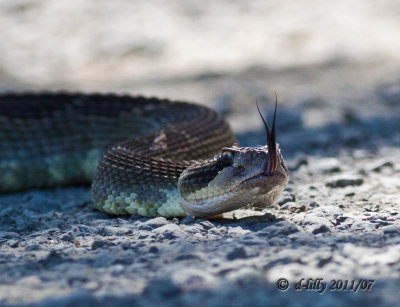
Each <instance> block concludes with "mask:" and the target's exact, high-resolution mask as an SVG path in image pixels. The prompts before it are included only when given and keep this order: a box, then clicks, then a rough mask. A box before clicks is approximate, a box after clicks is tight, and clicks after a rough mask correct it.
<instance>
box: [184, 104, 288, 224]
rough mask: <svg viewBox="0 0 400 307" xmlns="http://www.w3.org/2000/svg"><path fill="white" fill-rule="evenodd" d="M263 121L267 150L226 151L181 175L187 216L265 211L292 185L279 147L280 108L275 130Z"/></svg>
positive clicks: (262, 147) (249, 148)
mask: <svg viewBox="0 0 400 307" xmlns="http://www.w3.org/2000/svg"><path fill="white" fill-rule="evenodd" d="M257 108H258V105H257ZM260 115H261V112H260ZM261 118H262V119H263V122H264V124H265V127H266V131H267V145H266V146H257V147H239V146H232V147H225V148H223V149H222V153H221V154H219V155H216V156H215V157H214V158H213V159H209V160H205V161H200V162H198V163H195V164H194V165H192V166H190V167H188V168H187V169H186V170H185V171H184V172H183V173H182V174H181V176H180V177H179V181H178V190H179V193H180V196H181V199H182V204H181V205H182V207H183V208H184V210H185V211H186V212H187V213H189V214H191V215H193V216H197V217H205V216H212V215H216V214H220V213H223V212H228V211H232V210H235V209H239V208H241V207H244V206H247V205H253V206H256V207H261V208H265V207H268V206H271V205H272V204H273V203H274V202H275V201H277V200H278V198H279V196H280V195H281V193H282V191H283V190H284V189H285V188H286V186H287V184H288V181H289V171H288V169H287V167H286V165H285V163H284V160H283V157H282V154H281V151H280V149H279V146H278V144H277V143H276V136H275V118H276V105H275V114H274V120H273V125H272V130H269V128H268V125H267V123H266V121H265V120H264V118H263V117H262V115H261Z"/></svg>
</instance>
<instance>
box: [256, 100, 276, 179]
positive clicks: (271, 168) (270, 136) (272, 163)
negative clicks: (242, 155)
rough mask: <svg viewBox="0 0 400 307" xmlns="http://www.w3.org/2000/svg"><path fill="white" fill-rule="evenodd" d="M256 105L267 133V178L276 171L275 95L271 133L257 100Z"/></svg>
mask: <svg viewBox="0 0 400 307" xmlns="http://www.w3.org/2000/svg"><path fill="white" fill-rule="evenodd" d="M256 105H257V110H258V113H259V114H260V116H261V119H262V121H263V123H264V126H265V130H266V132H267V146H268V157H269V163H268V167H267V171H266V174H267V176H271V175H272V174H273V173H274V172H275V171H276V168H277V157H276V156H277V153H276V130H275V119H276V109H277V106H278V97H277V95H276V93H275V111H274V119H273V121H272V130H271V131H270V130H269V127H268V124H267V122H266V121H265V119H264V117H263V116H262V114H261V112H260V108H259V107H258V101H257V100H256Z"/></svg>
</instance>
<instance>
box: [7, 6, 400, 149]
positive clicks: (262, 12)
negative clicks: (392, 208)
mask: <svg viewBox="0 0 400 307" xmlns="http://www.w3.org/2000/svg"><path fill="white" fill-rule="evenodd" d="M399 16H400V2H399V1H397V0H382V1H378V0H369V1H367V0H337V1H325V0H302V1H286V0H279V1H277V0H269V1H265V0H264V1H261V0H253V1H228V0H218V1H215V0H214V1H209V0H204V1H195V0H170V1H132V0H129V1H128V0H114V1H106V0H68V1H61V0H60V1H49V0H2V1H1V2H0V37H1V44H0V91H9V90H12V91H24V90H35V91H41V90H64V89H66V90H71V91H96V92H110V91H113V92H128V93H131V94H145V95H151V96H160V97H168V98H171V99H180V100H189V101H195V102H199V103H203V104H206V105H209V106H212V107H214V108H216V109H218V110H219V111H221V112H222V113H223V114H224V115H225V116H227V118H228V119H229V121H230V122H231V123H232V125H233V127H234V130H235V131H236V132H237V133H238V137H239V140H240V142H241V143H242V144H244V145H255V143H262V142H264V136H263V134H261V131H262V130H261V129H262V128H261V127H262V126H261V120H260V119H259V118H258V115H257V112H256V109H255V99H256V98H258V99H259V100H260V101H261V102H262V105H263V107H264V109H265V110H268V111H270V110H271V107H272V105H273V95H274V91H276V92H277V93H278V96H279V102H280V105H279V107H280V112H279V113H278V116H279V117H278V120H279V126H280V129H279V133H280V136H278V139H280V140H281V143H282V146H283V147H285V146H286V148H287V151H288V152H289V154H295V153H296V152H297V151H304V152H310V150H321V149H322V150H326V148H325V149H324V147H325V146H327V147H329V148H336V147H337V148H339V147H340V148H342V147H343V146H344V145H346V146H347V145H348V146H350V147H351V146H367V147H370V146H373V145H374V142H376V139H379V140H383V141H384V142H385V143H386V144H387V145H388V146H389V145H390V144H393V142H399V138H400V137H399V132H398V131H399V130H398V129H397V128H398V121H399V117H398V115H397V113H398V112H399V111H400V18H399ZM268 113H271V112H268ZM343 125H347V126H346V127H347V128H346V129H342V128H343V127H344V126H343ZM388 125H389V126H388ZM396 129H397V131H396ZM338 131H339V132H338ZM301 140H302V141H301ZM365 140H370V141H371V142H367V143H366V141H365ZM341 141H343V142H341ZM338 143H339V145H337V144H338ZM380 145H382V144H380ZM335 146H336V147H335ZM332 153H334V151H333V152H332Z"/></svg>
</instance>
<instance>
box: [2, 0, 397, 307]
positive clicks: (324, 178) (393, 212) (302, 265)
mask: <svg viewBox="0 0 400 307" xmlns="http://www.w3.org/2000/svg"><path fill="white" fill-rule="evenodd" d="M228 2H229V3H228ZM73 3H74V4H73V5H70V2H68V3H67V2H63V1H58V2H57V3H56V2H54V3H53V4H50V3H48V4H47V5H46V3H45V1H40V0H36V1H22V0H21V1H15V0H14V1H4V3H1V4H0V15H1V17H2V18H0V25H1V28H2V29H3V31H4V32H5V35H6V38H7V42H8V43H7V44H2V45H1V46H0V51H1V53H2V57H1V59H0V89H1V90H8V89H12V90H23V89H27V88H30V89H59V88H67V89H73V90H75V89H78V90H113V91H121V90H125V91H129V92H132V93H137V92H140V93H147V94H151V95H158V96H167V97H170V98H179V99H189V100H193V101H202V102H204V103H205V104H207V105H209V106H212V107H214V108H216V109H218V110H219V111H220V112H222V113H223V114H224V115H225V116H226V117H227V118H228V120H229V121H230V122H231V124H232V126H233V128H234V130H235V131H236V132H237V136H238V139H239V141H240V143H241V144H242V145H245V146H253V145H257V144H264V143H265V135H264V132H263V129H262V123H261V121H260V119H259V117H258V115H257V112H256V109H255V107H254V103H253V102H254V101H255V98H258V99H259V102H260V105H261V106H263V107H264V109H267V107H268V106H272V104H273V103H272V101H271V100H272V99H273V91H274V90H276V91H278V94H279V97H280V105H279V112H278V141H279V143H280V146H281V149H282V152H283V155H284V157H285V158H286V161H287V164H288V166H289V168H290V171H291V179H290V182H289V186H288V188H287V189H286V191H285V192H284V193H283V195H282V197H281V198H280V200H279V201H278V202H277V204H276V205H274V206H273V207H271V208H267V209H264V210H257V209H253V208H246V209H241V210H237V211H235V212H231V213H227V214H225V215H224V218H223V219H216V220H204V219H193V218H191V217H185V218H183V219H170V220H168V219H165V218H160V217H159V218H154V219H149V218H143V217H139V216H131V217H130V216H123V217H112V216H109V215H107V214H104V213H101V212H98V211H96V210H94V209H93V206H92V204H91V199H90V192H89V189H88V188H86V187H71V188H66V189H54V190H46V191H28V192H23V193H19V194H12V195H3V196H1V197H0V305H2V306H16V305H18V306H19V305H29V306H57V305H58V306H71V305H74V306H97V305H99V304H104V305H113V306H126V305H140V306H147V305H156V304H162V305H167V306H168V305H169V306H175V305H183V306H189V305H190V306H202V305H209V306H221V305H229V306H243V305H268V304H269V305H274V306H281V305H287V304H291V305H295V306H309V305H312V304H315V305H318V306H339V305H365V306H368V305H387V306H394V305H398V302H399V300H400V295H399V291H398V290H399V288H400V244H399V243H400V81H399V80H400V60H399V58H398V55H399V54H400V52H399V46H398V45H396V42H394V40H393V37H398V35H397V34H399V33H400V30H399V26H398V18H397V17H398V14H396V12H398V4H397V2H396V1H383V2H380V4H379V5H378V4H373V3H374V2H373V1H351V4H349V2H347V1H345V2H343V1H337V2H335V4H334V5H333V4H331V5H329V6H328V4H326V5H327V7H326V6H323V5H320V6H319V5H316V4H315V2H314V1H304V2H302V3H304V5H305V7H303V9H302V10H300V11H299V8H296V7H292V6H291V5H289V4H288V3H289V2H288V3H286V2H281V1H279V5H278V4H277V3H278V2H276V3H275V2H274V1H272V2H269V3H272V4H274V3H275V4H276V8H274V7H273V5H272V4H271V7H269V6H267V5H264V3H265V1H254V2H252V3H253V4H252V5H249V6H246V5H244V4H243V5H240V4H239V2H235V3H233V4H231V3H232V2H230V1H227V2H224V1H222V2H221V4H219V5H220V6H221V7H219V5H217V4H215V5H216V7H214V6H213V5H204V7H203V6H201V7H200V6H197V5H195V3H194V2H185V3H186V4H185V5H184V4H183V2H181V1H171V3H172V4H171V6H168V8H167V9H163V8H162V7H160V6H159V3H158V4H157V3H156V1H154V2H153V1H149V2H146V3H149V4H146V5H144V4H137V3H136V4H132V3H134V2H133V1H132V2H130V3H129V4H128V2H126V3H125V2H123V1H116V2H115V3H117V4H115V6H107V5H106V4H105V3H101V4H98V3H100V2H98V1H73ZM188 3H189V4H188ZM327 3H328V2H327ZM340 3H341V4H340ZM132 5H133V7H132ZM349 8H351V9H349ZM106 11H107V12H108V11H109V12H110V14H109V15H108V17H109V19H107V20H105V19H104V18H103V19H102V16H104V12H106ZM326 11H330V12H331V14H330V15H329V16H331V17H329V18H325V17H326V15H325V13H323V12H326ZM38 12H42V13H43V16H42V18H37V16H38V15H37V14H38ZM59 12H67V13H66V14H64V15H60V14H57V13H59ZM78 12H84V14H81V15H80V14H78ZM85 12H86V13H85ZM242 12H243V14H244V15H243V16H240V15H239V13H242ZM299 12H300V13H299ZM349 12H350V13H351V18H346V16H347V17H348V14H349ZM352 12H357V14H353V13H352ZM217 13H218V14H217ZM213 14H217V15H218V16H219V18H215V16H216V15H213ZM138 16H139V17H138ZM148 16H152V17H153V21H154V20H157V22H151V18H150V19H149V18H148ZM210 16H211V17H210ZM212 16H214V17H212ZM318 16H320V17H323V18H314V17H318ZM332 16H335V18H333V17H332ZM145 17H146V18H145ZM239 17H240V20H241V21H242V22H241V23H238V22H235V21H236V20H237V19H238V18H239ZM311 17H313V18H311ZM86 20H90V21H91V22H87V21H86ZM138 20H139V21H138ZM149 20H150V21H149ZM282 20H283V21H284V24H285V26H282V23H281V21H282ZM299 20H300V21H303V22H305V23H304V26H302V27H300V29H299V24H300V23H299ZM306 21H307V22H306ZM100 22H102V23H100ZM103 22H104V23H103ZM137 22H140V23H141V25H142V27H140V28H138V27H137ZM253 22H254V23H253ZM160 23H161V24H163V27H162V28H163V31H159V32H154V29H160ZM332 24H333V25H337V26H339V25H340V27H342V28H344V29H352V31H345V32H346V33H345V34H343V35H338V34H337V33H339V32H340V31H338V32H337V33H336V32H331V30H329V29H334V28H335V27H334V26H332ZM100 25H102V26H100ZM114 25H115V26H114ZM240 25H241V26H242V28H240ZM258 25H263V26H262V27H261V28H260V29H259V27H258ZM272 25H273V26H272ZM355 25H356V26H355ZM270 28H271V29H272V30H273V31H272V30H269V29H270ZM342 28H341V29H342ZM4 29H5V30H4ZM32 29H36V30H35V31H33V30H32ZM116 29H117V30H116ZM200 29H202V30H203V32H201V33H203V35H199V37H197V38H196V39H195V40H193V37H192V36H190V35H189V34H190V33H193V31H195V32H196V33H197V32H198V31H200ZM241 30H243V32H240V31H241ZM256 30H257V31H256ZM271 31H272V32H273V35H272V32H271ZM152 33H155V34H154V35H153V34H152ZM227 33H235V35H232V36H230V35H227ZM240 33H241V34H240ZM249 33H252V34H253V35H254V36H249ZM335 33H336V34H335ZM367 34H368V35H367ZM243 35H245V36H246V37H247V38H248V41H249V42H248V43H249V47H245V46H244V45H246V44H244V43H243ZM396 35H397V36H396ZM221 37H223V38H224V39H225V40H224V43H225V44H226V46H225V48H226V49H223V48H222V49H219V48H218V47H219V45H218V44H217V42H220V41H221ZM266 38H269V39H266ZM325 38H327V39H325ZM318 44H320V45H318ZM205 46H208V47H210V46H211V47H212V48H211V47H210V49H211V50H218V52H217V53H215V52H214V53H212V52H211V53H210V52H206V51H204V50H205V49H204V48H205ZM271 46H274V48H272V49H271V48H270V47H271ZM316 46H320V48H317V47H316ZM338 46H339V47H340V48H339V47H338ZM56 47H57V48H56ZM231 50H234V52H233V51H232V53H231ZM293 50H297V52H294V51H293ZM83 51H84V52H83ZM178 51H179V52H178ZM189 51H190V52H191V53H190V54H191V56H187V55H188V54H189V53H188V52H189ZM267 51H268V52H267ZM174 52H175V53H174ZM177 52H178V53H177ZM264 52H267V53H266V54H265V56H264ZM171 54H179V55H180V56H176V57H171ZM299 54H301V55H303V56H305V57H303V58H302V59H301V60H299V57H301V56H299ZM186 56H187V57H186ZM278 57H279V61H278V60H276V59H277V58H278ZM178 59H180V61H178ZM177 61H178V62H179V63H178V62H177ZM275 62H276V63H275ZM177 63H178V64H179V65H177ZM152 64H154V65H152ZM194 64H195V65H194ZM267 111H270V109H268V110H267ZM266 113H268V114H269V115H270V113H271V112H266ZM282 278H285V279H287V280H288V282H289V289H287V290H280V289H279V288H278V284H277V282H278V280H279V279H282ZM310 278H312V279H313V282H311V281H310V282H309V285H310V287H311V288H312V289H310V288H309V289H308V290H307V289H305V288H304V287H302V288H300V289H298V290H296V285H298V282H299V281H302V284H301V285H303V286H305V284H306V281H307V280H309V279H310ZM318 278H322V279H323V280H322V281H323V282H326V283H327V288H325V289H324V288H322V283H321V281H320V282H319V283H318V281H317V279H318ZM332 280H337V281H338V280H341V281H343V283H345V282H346V280H347V281H348V282H347V288H346V289H347V291H345V290H341V291H339V290H337V289H336V290H332V289H329V286H331V285H332V283H331V281H332ZM353 280H354V283H353V282H352V281H353ZM364 280H365V281H364ZM372 281H374V282H372ZM279 285H280V286H284V285H285V281H280V284H279ZM357 285H358V286H357ZM336 286H337V287H338V288H339V289H340V288H341V287H342V286H341V285H340V283H339V282H338V283H337V284H336V285H335V287H336ZM343 286H344V285H343ZM355 288H357V290H356V289H355ZM323 290H324V291H323ZM320 292H322V293H320Z"/></svg>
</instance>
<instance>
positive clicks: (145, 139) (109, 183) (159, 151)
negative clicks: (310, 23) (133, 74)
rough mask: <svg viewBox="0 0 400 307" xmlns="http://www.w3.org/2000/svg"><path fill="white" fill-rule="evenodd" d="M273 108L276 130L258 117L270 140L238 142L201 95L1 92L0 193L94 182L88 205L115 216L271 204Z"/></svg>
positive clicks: (275, 165) (275, 171) (275, 170)
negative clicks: (194, 100)
mask: <svg viewBox="0 0 400 307" xmlns="http://www.w3.org/2000/svg"><path fill="white" fill-rule="evenodd" d="M257 107H258V106H257ZM260 115H261V113H260ZM275 116H276V107H275ZM275 116H274V122H273V125H272V130H270V129H269V127H268V125H267V124H266V122H265V120H264V118H262V116H261V118H262V120H263V121H264V124H265V127H266V130H267V145H265V146H257V147H239V146H237V145H236V139H235V137H234V135H233V133H232V130H231V128H230V126H229V124H228V123H227V122H226V120H225V119H224V118H223V117H222V116H221V115H219V114H218V113H217V112H215V111H214V110H212V109H209V108H207V107H205V106H200V105H197V104H191V103H187V102H179V101H170V100H167V99H158V98H146V97H143V96H128V95H115V94H81V93H63V92H56V93H51V92H49V93H21V94H18V93H3V94H1V95H0V192H1V193H11V192H17V191H22V190H27V189H38V188H49V187H55V186H67V185H77V184H85V183H86V184H87V183H90V182H92V199H93V204H94V206H95V207H96V208H97V209H99V210H102V211H105V212H107V213H110V214H116V215H123V214H139V215H142V216H165V217H174V216H185V215H187V214H190V215H193V216H196V217H197V216H200V217H207V216H212V215H216V214H220V213H223V212H227V211H231V210H234V209H237V208H240V207H243V206H246V205H254V206H258V207H267V206H270V205H271V204H273V203H274V202H275V201H276V200H277V198H278V197H279V196H280V194H281V192H282V191H283V189H284V188H285V187H286V185H287V183H288V178H289V175H288V174H289V173H288V170H287V168H286V166H285V163H284V160H283V158H282V155H281V152H280V150H279V148H278V145H277V144H276V137H275Z"/></svg>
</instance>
